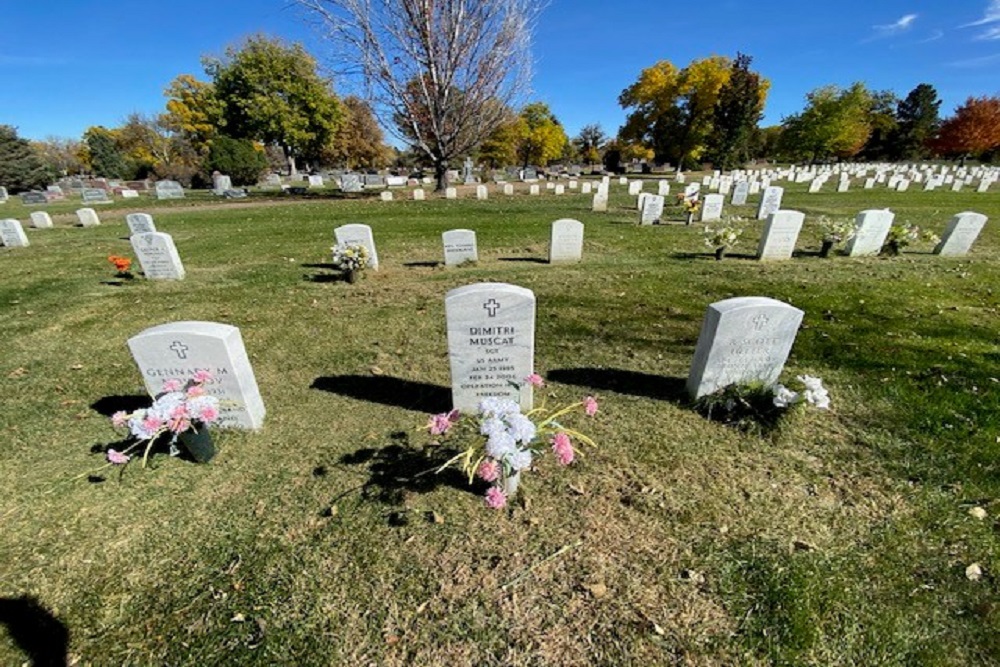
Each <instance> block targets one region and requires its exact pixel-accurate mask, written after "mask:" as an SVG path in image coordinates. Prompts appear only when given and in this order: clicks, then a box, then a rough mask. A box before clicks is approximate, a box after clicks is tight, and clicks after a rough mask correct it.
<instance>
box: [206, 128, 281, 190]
mask: <svg viewBox="0 0 1000 667" xmlns="http://www.w3.org/2000/svg"><path fill="white" fill-rule="evenodd" d="M205 168H206V169H207V170H208V171H209V172H213V171H218V172H219V173H222V174H226V175H227V176H229V177H230V178H232V181H233V185H256V184H257V181H258V179H260V175H261V174H262V173H264V171H265V170H266V169H267V155H265V154H264V149H263V148H259V147H257V146H255V145H254V143H253V142H252V141H249V140H247V139H232V138H230V137H226V136H217V137H215V139H213V140H212V146H211V147H210V148H209V149H208V159H207V160H206V161H205Z"/></svg>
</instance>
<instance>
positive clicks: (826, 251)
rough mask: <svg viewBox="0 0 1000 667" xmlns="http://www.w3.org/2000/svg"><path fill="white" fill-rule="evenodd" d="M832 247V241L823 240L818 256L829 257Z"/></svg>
mask: <svg viewBox="0 0 1000 667" xmlns="http://www.w3.org/2000/svg"><path fill="white" fill-rule="evenodd" d="M832 249H833V241H823V245H822V246H820V249H819V256H820V257H829V256H830V251H831V250H832Z"/></svg>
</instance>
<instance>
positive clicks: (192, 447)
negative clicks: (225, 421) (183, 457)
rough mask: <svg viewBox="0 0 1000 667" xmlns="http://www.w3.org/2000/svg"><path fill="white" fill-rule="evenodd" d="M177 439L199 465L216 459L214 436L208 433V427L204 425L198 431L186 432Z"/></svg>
mask: <svg viewBox="0 0 1000 667" xmlns="http://www.w3.org/2000/svg"><path fill="white" fill-rule="evenodd" d="M177 439H178V440H180V443H181V444H182V445H184V447H185V448H186V449H187V450H188V453H190V454H191V456H192V457H193V458H194V460H195V461H197V462H198V463H208V462H209V461H211V460H212V459H213V458H214V457H215V444H214V443H213V442H212V434H211V433H210V432H209V431H208V426H206V425H204V424H202V425H201V426H200V427H198V430H194V429H191V430H188V431H184V432H183V433H181V434H180V435H179V436H178V438H177Z"/></svg>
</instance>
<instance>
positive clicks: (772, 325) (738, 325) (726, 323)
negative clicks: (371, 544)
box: [687, 296, 804, 399]
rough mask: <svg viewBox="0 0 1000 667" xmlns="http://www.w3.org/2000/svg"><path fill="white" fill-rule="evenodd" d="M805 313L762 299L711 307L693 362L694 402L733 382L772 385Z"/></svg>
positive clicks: (690, 384) (745, 298) (689, 387)
mask: <svg viewBox="0 0 1000 667" xmlns="http://www.w3.org/2000/svg"><path fill="white" fill-rule="evenodd" d="M803 315H804V313H803V312H802V311H801V310H799V309H798V308H795V307H793V306H790V305H788V304H787V303H783V302H781V301H777V300H776V299H770V298H767V297H761V296H742V297H735V298H732V299H725V300H724V301H718V302H716V303H713V304H712V305H710V306H709V307H708V309H707V310H706V312H705V319H704V321H703V322H702V325H701V333H700V334H699V336H698V345H697V347H696V348H695V353H694V360H693V361H692V362H691V373H690V375H689V376H688V381H687V390H688V394H690V396H691V398H695V399H697V398H700V397H702V396H705V395H706V394H712V393H714V392H716V391H718V390H719V389H723V388H724V387H728V386H729V385H732V384H745V383H749V382H762V383H763V384H765V385H771V384H774V382H776V381H777V380H778V377H779V376H780V375H781V371H782V369H783V368H784V366H785V361H786V360H787V359H788V353H789V352H790V351H791V349H792V344H793V343H794V342H795V336H796V334H797V333H798V330H799V325H800V324H801V323H802V316H803Z"/></svg>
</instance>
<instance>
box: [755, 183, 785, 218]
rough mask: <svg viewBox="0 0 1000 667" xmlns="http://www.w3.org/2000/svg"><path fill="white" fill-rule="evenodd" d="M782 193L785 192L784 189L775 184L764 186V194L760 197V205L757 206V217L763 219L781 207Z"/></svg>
mask: <svg viewBox="0 0 1000 667" xmlns="http://www.w3.org/2000/svg"><path fill="white" fill-rule="evenodd" d="M783 194H785V191H784V189H783V188H780V187H778V186H777V185H769V186H768V187H766V188H764V194H763V195H761V198H760V206H758V207H757V219H758V220H763V219H764V218H766V217H767V216H769V215H771V214H772V213H774V212H775V211H777V210H778V209H779V208H781V197H782V195H783Z"/></svg>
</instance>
